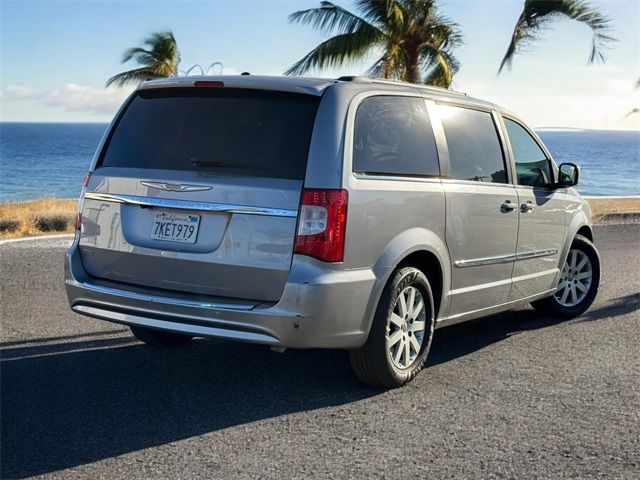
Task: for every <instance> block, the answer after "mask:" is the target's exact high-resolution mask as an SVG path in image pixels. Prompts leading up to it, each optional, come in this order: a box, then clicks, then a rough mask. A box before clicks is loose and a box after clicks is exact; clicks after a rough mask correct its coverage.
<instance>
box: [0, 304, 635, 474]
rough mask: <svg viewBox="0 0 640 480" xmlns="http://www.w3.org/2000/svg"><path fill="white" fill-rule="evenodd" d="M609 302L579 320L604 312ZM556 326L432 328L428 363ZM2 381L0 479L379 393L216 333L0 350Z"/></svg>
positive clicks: (523, 321)
mask: <svg viewBox="0 0 640 480" xmlns="http://www.w3.org/2000/svg"><path fill="white" fill-rule="evenodd" d="M621 302H622V303H625V302H626V303H628V300H625V299H623V300H621ZM626 303H625V304H626ZM610 308H611V306H610V305H606V304H605V305H603V307H602V308H601V309H596V310H594V312H593V315H592V316H591V317H588V318H586V319H588V320H590V321H592V320H596V319H598V318H606V317H607V316H610V313H611V311H610ZM626 311H627V310H624V309H622V310H621V309H618V310H616V313H617V314H623V313H625V312H626ZM557 323H559V321H558V320H557V319H552V318H548V317H544V316H542V317H541V316H540V315H538V314H536V313H535V312H534V311H533V310H531V309H526V310H518V311H512V312H507V313H503V314H500V315H495V316H492V317H489V318H485V319H482V320H476V321H472V322H467V323H463V324H459V325H454V326H450V327H447V328H444V329H441V330H438V331H437V332H436V335H435V338H434V343H433V347H432V351H431V355H430V359H429V363H428V365H437V364H441V363H444V362H448V361H451V360H454V359H456V358H459V357H462V356H465V355H467V354H469V353H472V352H474V351H478V350H480V349H482V348H485V347H487V346H489V345H491V344H494V343H497V342H500V341H501V340H503V339H505V338H508V337H509V336H511V335H514V334H517V333H520V332H524V331H530V330H536V329H539V328H545V327H549V326H552V325H555V324H557ZM426 374H428V371H427V372H426ZM1 383H2V385H1V387H2V388H1V403H2V419H1V420H2V432H1V439H0V440H1V443H2V458H1V461H2V464H1V470H0V476H1V477H2V478H15V477H28V476H32V475H38V474H44V473H48V472H53V471H57V470H61V469H65V468H70V467H74V466H77V465H81V464H85V463H90V462H95V461H99V460H102V459H105V458H109V457H114V456H116V455H121V454H126V453H128V452H132V451H137V450H141V449H145V448H149V447H153V446H157V445H162V444H166V443H169V442H173V441H177V440H180V439H184V438H188V437H193V436H198V435H203V434H206V433H209V432H213V431H216V430H220V429H224V428H227V427H231V426H234V425H238V424H244V423H248V422H253V421H258V420H261V419H266V418H272V417H278V416H281V415H287V414H290V413H295V412H301V411H309V410H314V409H318V408H323V407H329V406H337V405H344V404H348V403H352V402H357V401H359V400H363V399H366V398H369V397H372V396H375V395H379V394H381V393H383V390H381V389H376V388H370V387H367V386H364V385H362V384H360V383H359V382H358V380H357V379H356V378H355V376H354V375H353V374H352V373H351V370H350V367H349V362H348V358H347V353H346V352H340V351H320V350H314V351H287V352H285V353H284V354H282V355H280V354H275V353H272V352H270V351H269V350H268V349H267V348H265V347H257V346H251V345H243V344H235V343H230V342H224V341H217V340H197V341H195V342H193V344H192V345H190V346H189V347H184V348H176V349H168V350H162V349H155V348H152V347H147V346H144V345H141V344H139V343H136V342H135V341H133V338H132V337H123V336H117V337H114V338H106V339H105V338H103V339H94V338H91V339H88V340H80V341H75V342H64V343H57V344H56V343H53V344H52V343H45V344H41V345H35V346H34V345H33V344H29V345H19V346H18V347H17V348H9V349H5V350H4V351H3V352H2V375H1Z"/></svg>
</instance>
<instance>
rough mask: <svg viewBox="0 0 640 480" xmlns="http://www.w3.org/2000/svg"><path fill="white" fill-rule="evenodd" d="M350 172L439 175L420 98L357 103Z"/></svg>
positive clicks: (430, 131) (377, 99)
mask: <svg viewBox="0 0 640 480" xmlns="http://www.w3.org/2000/svg"><path fill="white" fill-rule="evenodd" d="M353 170H354V171H355V172H362V173H368V174H386V175H410V176H424V177H435V176H439V175H440V167H439V164H438V153H437V150H436V141H435V138H434V136H433V130H432V129H431V122H430V121H429V115H428V113H427V108H426V106H425V103H424V100H423V99H422V98H415V97H393V96H379V97H370V98H367V99H365V100H364V101H363V102H362V103H361V104H360V106H359V107H358V111H357V113H356V120H355V133H354V138H353Z"/></svg>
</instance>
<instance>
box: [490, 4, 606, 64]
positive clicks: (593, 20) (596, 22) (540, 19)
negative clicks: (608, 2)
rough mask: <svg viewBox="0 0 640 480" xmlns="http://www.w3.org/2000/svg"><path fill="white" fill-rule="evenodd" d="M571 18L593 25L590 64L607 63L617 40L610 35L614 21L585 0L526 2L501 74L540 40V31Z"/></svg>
mask: <svg viewBox="0 0 640 480" xmlns="http://www.w3.org/2000/svg"><path fill="white" fill-rule="evenodd" d="M559 17H567V18H570V19H572V20H576V21H578V22H582V23H584V24H586V25H587V26H589V28H591V30H592V31H593V41H592V44H591V54H590V55H589V63H594V62H595V61H598V60H599V61H602V62H604V60H605V57H604V52H603V50H605V49H606V48H607V44H608V43H609V42H612V41H615V39H614V38H613V37H611V36H609V35H608V32H609V29H610V21H609V19H608V18H607V17H605V16H603V15H602V14H601V13H600V12H598V11H597V10H596V9H594V8H592V7H591V5H590V4H589V3H588V2H586V1H584V0H525V2H524V10H523V11H522V13H521V14H520V17H519V18H518V21H517V22H516V26H515V28H514V30H513V34H512V36H511V43H509V48H507V52H506V53H505V55H504V58H503V59H502V62H500V68H499V69H498V73H500V72H501V71H502V69H503V68H504V67H505V66H509V67H510V66H511V63H512V62H513V57H514V56H515V54H516V53H518V52H519V51H520V49H521V48H522V47H523V46H525V45H526V44H527V43H530V42H533V41H535V40H536V39H537V38H538V35H539V34H540V32H541V31H542V30H543V29H544V27H545V26H546V25H547V24H548V23H549V22H551V21H552V20H554V19H556V18H559Z"/></svg>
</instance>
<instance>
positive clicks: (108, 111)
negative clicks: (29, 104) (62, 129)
mask: <svg viewBox="0 0 640 480" xmlns="http://www.w3.org/2000/svg"><path fill="white" fill-rule="evenodd" d="M133 89H134V87H133V86H127V87H109V88H98V87H93V86H88V85H78V84H75V83H67V84H66V85H64V86H62V87H61V88H56V89H53V90H41V89H37V88H33V87H29V86H25V85H7V86H6V87H5V88H3V89H2V90H1V91H0V99H1V100H3V101H33V102H36V103H39V104H41V105H45V106H48V107H53V108H59V109H63V110H67V111H70V112H78V113H87V114H91V115H109V116H110V115H113V114H114V113H115V112H116V110H117V109H118V107H119V106H120V105H121V104H122V102H123V101H124V99H125V98H126V97H127V95H129V94H130V93H131V91H133Z"/></svg>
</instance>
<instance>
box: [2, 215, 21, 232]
mask: <svg viewBox="0 0 640 480" xmlns="http://www.w3.org/2000/svg"><path fill="white" fill-rule="evenodd" d="M19 227H20V220H16V219H15V218H0V233H11V232H15V231H16V230H17V229H18V228H19Z"/></svg>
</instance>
